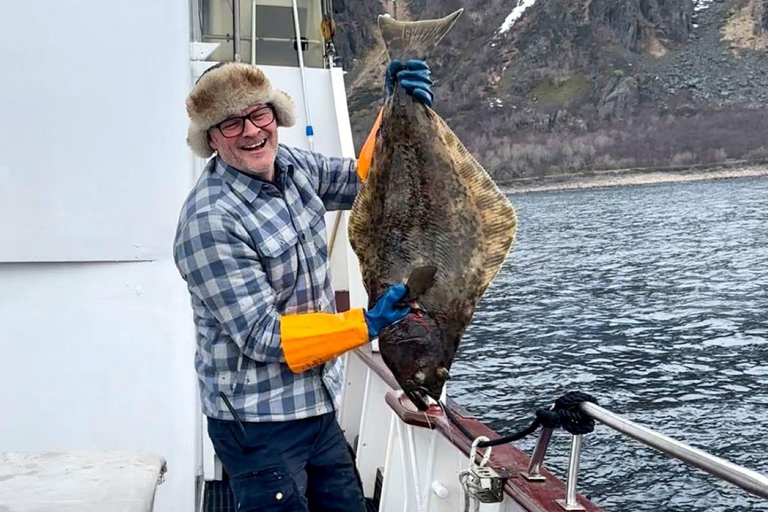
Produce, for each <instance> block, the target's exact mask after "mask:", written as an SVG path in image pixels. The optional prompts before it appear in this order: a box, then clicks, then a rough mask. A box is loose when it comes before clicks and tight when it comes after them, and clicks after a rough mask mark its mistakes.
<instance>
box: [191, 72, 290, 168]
mask: <svg viewBox="0 0 768 512" xmlns="http://www.w3.org/2000/svg"><path fill="white" fill-rule="evenodd" d="M255 103H264V104H269V105H272V106H273V107H274V109H275V117H276V118H277V126H293V125H294V124H295V123H296V107H295V106H294V104H293V100H292V99H291V97H290V96H288V95H287V94H286V93H285V92H283V91H280V90H278V89H273V88H272V85H271V84H270V83H269V80H268V79H267V77H266V76H265V75H264V73H263V72H262V71H261V70H260V69H259V68H257V67H256V66H251V65H250V64H244V63H240V62H227V63H224V64H220V65H217V66H214V67H212V68H210V69H209V70H208V71H206V72H205V73H203V74H202V76H201V77H200V79H199V80H198V81H197V83H196V84H195V86H194V87H193V88H192V91H191V92H190V93H189V97H187V114H189V119H190V120H191V122H190V124H189V131H188V132H187V144H189V147H191V148H192V151H193V152H194V153H195V154H196V155H197V156H199V157H202V158H208V157H210V156H211V155H212V154H213V150H212V149H211V147H210V146H209V145H208V130H209V129H210V128H211V126H213V125H215V124H218V123H220V122H222V121H223V120H225V119H226V118H227V117H229V116H231V115H236V114H240V112H242V111H243V109H245V108H247V107H249V106H250V105H253V104H255Z"/></svg>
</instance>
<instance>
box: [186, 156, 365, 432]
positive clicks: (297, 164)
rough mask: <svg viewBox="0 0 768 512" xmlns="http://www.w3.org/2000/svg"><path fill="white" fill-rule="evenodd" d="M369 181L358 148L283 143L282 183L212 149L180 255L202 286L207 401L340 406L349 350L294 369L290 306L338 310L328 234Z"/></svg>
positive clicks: (217, 410)
mask: <svg viewBox="0 0 768 512" xmlns="http://www.w3.org/2000/svg"><path fill="white" fill-rule="evenodd" d="M359 189H360V180H359V178H358V175H357V166H356V163H355V161H354V160H352V159H341V158H328V157H324V156H321V155H318V154H315V153H310V152H308V151H303V150H299V149H295V148H288V147H285V146H283V145H279V146H278V151H277V159H276V162H275V182H274V184H272V183H268V182H265V181H262V180H258V179H255V178H252V177H250V176H249V175H247V174H245V173H242V172H239V171H237V170H236V169H234V168H232V167H230V166H228V165H227V164H225V163H224V162H223V161H222V160H221V159H220V158H218V157H215V158H213V159H212V160H211V161H210V162H209V164H208V165H207V167H206V169H205V171H204V172H203V174H202V176H201V177H200V179H199V181H198V182H197V185H196V186H195V188H194V189H193V190H192V192H191V193H190V195H189V197H188V198H187V201H186V203H185V204H184V207H183V209H182V212H181V217H180V219H179V225H178V230H177V233H176V241H175V246H174V258H175V260H176V266H177V267H178V269H179V271H180V272H181V275H182V277H183V278H184V279H185V280H186V282H187V286H188V288H189V291H190V294H191V295H192V308H193V312H194V319H195V325H196V330H197V353H196V356H195V368H196V370H197V374H198V379H199V384H200V392H201V398H202V407H203V413H204V414H206V415H207V416H211V417H214V418H218V419H228V420H231V419H233V417H232V415H231V414H230V413H229V410H228V409H227V408H226V405H225V404H224V401H223V400H222V399H221V398H220V397H219V392H220V391H223V392H224V394H225V395H226V396H227V397H228V398H229V400H230V402H232V405H233V407H234V408H235V410H236V411H237V414H238V416H239V417H240V418H241V419H242V420H244V421H287V420H293V419H299V418H306V417H310V416H317V415H320V414H324V413H327V412H331V411H333V410H334V406H335V407H338V405H339V400H340V395H341V389H342V376H343V374H342V370H343V369H342V363H341V360H340V359H335V360H332V361H329V362H328V363H326V364H325V365H322V366H318V367H315V368H312V369H310V370H308V371H306V372H303V373H300V374H295V373H293V372H292V371H291V370H290V369H289V368H288V366H287V365H286V363H285V358H284V357H283V351H282V348H281V344H280V316H281V315H291V314H296V313H310V312H320V311H322V312H335V311H336V305H335V301H334V295H333V290H332V288H331V279H330V271H329V263H328V258H327V254H328V248H327V246H326V241H325V219H324V217H323V215H324V214H325V211H326V209H327V210H341V209H350V208H351V207H352V203H353V201H354V199H355V196H356V195H357V192H358V190H359Z"/></svg>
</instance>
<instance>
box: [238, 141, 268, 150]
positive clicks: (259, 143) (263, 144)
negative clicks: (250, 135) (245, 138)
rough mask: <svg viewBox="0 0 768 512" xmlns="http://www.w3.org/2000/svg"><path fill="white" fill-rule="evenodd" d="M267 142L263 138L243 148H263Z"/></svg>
mask: <svg viewBox="0 0 768 512" xmlns="http://www.w3.org/2000/svg"><path fill="white" fill-rule="evenodd" d="M266 143H267V139H264V140H263V141H261V142H257V143H256V144H251V145H250V146H243V149H258V148H263V147H264V146H265V145H266Z"/></svg>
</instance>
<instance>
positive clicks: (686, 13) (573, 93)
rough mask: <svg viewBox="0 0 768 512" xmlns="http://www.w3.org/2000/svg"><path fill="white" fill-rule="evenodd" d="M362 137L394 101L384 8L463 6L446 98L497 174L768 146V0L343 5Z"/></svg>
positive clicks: (342, 39) (345, 50) (449, 49)
mask: <svg viewBox="0 0 768 512" xmlns="http://www.w3.org/2000/svg"><path fill="white" fill-rule="evenodd" d="M335 5H336V7H337V9H339V7H341V8H340V9H339V12H338V13H337V15H336V21H337V24H338V32H337V36H336V43H337V47H338V49H339V53H340V56H341V59H342V65H343V66H344V67H345V69H347V70H348V71H349V74H348V75H347V90H348V96H349V97H348V100H349V105H350V111H351V117H352V124H353V131H354V135H355V142H356V145H357V147H358V148H359V147H360V146H361V145H362V141H363V140H364V138H365V135H366V134H367V132H368V130H369V128H370V125H371V123H372V122H373V118H374V116H375V113H376V111H377V110H378V107H379V105H380V104H381V99H382V74H383V70H384V68H385V66H386V63H387V56H386V54H385V52H384V49H383V45H382V43H381V41H380V38H379V37H378V32H377V29H376V16H377V15H378V14H381V13H389V14H391V15H392V16H394V17H396V18H397V19H425V18H432V17H439V16H443V15H445V14H448V13H450V12H452V11H453V10H455V9H458V8H461V7H463V8H464V14H463V15H462V17H461V18H460V19H459V21H458V23H457V24H456V26H455V27H454V29H453V30H452V31H451V33H450V34H449V35H448V36H447V37H446V38H445V39H444V40H443V41H442V42H441V43H440V46H439V47H438V48H437V49H436V50H435V52H434V54H433V55H430V56H429V62H430V65H431V67H432V70H433V75H434V77H435V79H436V84H435V93H436V103H435V109H436V110H437V111H438V113H440V115H441V116H443V117H444V118H445V119H446V120H447V121H448V123H449V124H450V125H451V126H452V127H453V129H454V131H456V133H457V134H458V135H459V137H461V139H462V140H463V141H464V143H465V145H466V146H467V147H468V148H469V149H470V150H471V151H472V152H473V153H474V154H475V155H476V156H477V157H478V159H479V160H480V162H481V163H482V164H483V165H484V166H485V167H486V168H487V169H488V170H489V172H490V173H491V174H492V175H493V176H494V177H495V178H496V179H497V181H501V182H503V181H506V180H510V179H514V178H519V177H530V176H539V175H547V174H558V173H563V172H569V171H579V170H586V169H613V168H626V167H649V166H650V167H659V166H662V167H663V166H680V165H689V164H696V163H714V162H722V161H725V160H734V159H751V160H756V159H763V158H765V157H768V142H765V141H764V138H765V137H764V135H763V134H764V133H765V129H766V128H768V115H766V114H768V111H767V110H765V104H766V100H767V99H768V60H767V59H766V49H768V0H513V1H512V2H510V1H502V0H461V1H460V0H398V1H390V0H357V1H355V2H353V1H351V0H346V1H345V2H344V3H343V5H340V4H339V0H337V1H336V3H335Z"/></svg>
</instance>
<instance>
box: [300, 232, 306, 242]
mask: <svg viewBox="0 0 768 512" xmlns="http://www.w3.org/2000/svg"><path fill="white" fill-rule="evenodd" d="M306 239H307V235H305V234H304V233H302V234H301V240H302V241H305V240H306Z"/></svg>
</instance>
